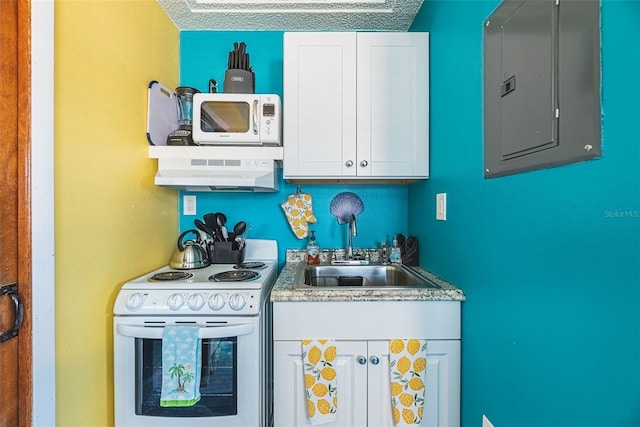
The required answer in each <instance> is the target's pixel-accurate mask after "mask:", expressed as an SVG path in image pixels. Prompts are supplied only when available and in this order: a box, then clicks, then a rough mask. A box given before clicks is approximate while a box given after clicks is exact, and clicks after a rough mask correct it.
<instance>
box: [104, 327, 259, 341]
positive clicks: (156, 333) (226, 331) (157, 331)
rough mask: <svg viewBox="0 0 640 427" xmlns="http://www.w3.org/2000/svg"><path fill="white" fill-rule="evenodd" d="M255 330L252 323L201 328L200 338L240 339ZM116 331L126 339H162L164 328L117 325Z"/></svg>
mask: <svg viewBox="0 0 640 427" xmlns="http://www.w3.org/2000/svg"><path fill="white" fill-rule="evenodd" d="M254 329H255V328H254V326H253V324H251V323H241V324H238V325H230V326H207V327H204V328H200V330H199V331H198V338H202V339H211V338H228V337H239V336H241V335H249V334H250V333H252V332H253V331H254ZM116 330H117V331H118V333H119V334H120V335H122V336H125V337H131V338H149V339H162V331H163V330H164V328H163V327H144V326H131V325H122V324H118V325H116Z"/></svg>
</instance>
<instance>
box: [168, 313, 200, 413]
mask: <svg viewBox="0 0 640 427" xmlns="http://www.w3.org/2000/svg"><path fill="white" fill-rule="evenodd" d="M199 329H200V328H198V327H197V326H165V328H164V331H163V333H162V391H161V393H160V406H165V407H166V406H193V405H195V404H196V403H198V401H199V400H200V372H201V364H202V357H201V352H202V342H201V340H200V339H199V338H198V330H199Z"/></svg>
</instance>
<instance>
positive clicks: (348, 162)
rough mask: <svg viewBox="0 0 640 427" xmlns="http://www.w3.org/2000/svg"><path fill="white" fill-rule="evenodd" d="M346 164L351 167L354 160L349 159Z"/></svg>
mask: <svg viewBox="0 0 640 427" xmlns="http://www.w3.org/2000/svg"><path fill="white" fill-rule="evenodd" d="M344 165H345V166H346V167H348V168H350V167H351V166H353V160H347V161H346V162H345V164H344Z"/></svg>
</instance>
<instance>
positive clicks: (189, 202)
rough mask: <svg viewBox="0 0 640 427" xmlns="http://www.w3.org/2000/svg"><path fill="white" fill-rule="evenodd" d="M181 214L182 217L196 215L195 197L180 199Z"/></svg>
mask: <svg viewBox="0 0 640 427" xmlns="http://www.w3.org/2000/svg"><path fill="white" fill-rule="evenodd" d="M182 214H183V215H195V214H196V196H183V197H182Z"/></svg>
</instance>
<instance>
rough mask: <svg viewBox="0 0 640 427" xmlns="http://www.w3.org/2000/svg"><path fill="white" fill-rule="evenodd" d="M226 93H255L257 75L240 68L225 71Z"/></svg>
mask: <svg viewBox="0 0 640 427" xmlns="http://www.w3.org/2000/svg"><path fill="white" fill-rule="evenodd" d="M224 93H255V75H254V74H253V72H252V71H248V70H242V69H239V68H232V69H229V70H227V71H225V73H224Z"/></svg>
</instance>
